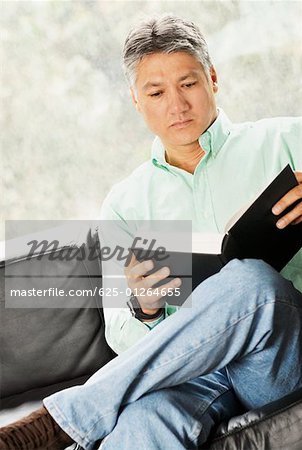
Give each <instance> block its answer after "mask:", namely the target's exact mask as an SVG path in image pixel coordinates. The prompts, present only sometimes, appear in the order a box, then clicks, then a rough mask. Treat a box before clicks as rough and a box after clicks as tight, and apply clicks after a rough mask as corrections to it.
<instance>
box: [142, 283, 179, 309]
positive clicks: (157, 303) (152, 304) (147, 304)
mask: <svg viewBox="0 0 302 450" xmlns="http://www.w3.org/2000/svg"><path fill="white" fill-rule="evenodd" d="M181 283H182V281H181V279H180V278H173V280H171V281H169V282H168V283H166V284H163V285H162V286H159V287H158V288H155V289H153V291H152V295H142V296H140V298H139V302H140V304H141V305H143V306H142V308H143V309H147V308H151V309H158V308H161V307H162V304H163V302H162V301H161V299H162V298H163V297H165V296H166V295H167V293H168V292H169V291H168V290H169V289H170V290H171V289H175V288H177V287H179V286H181Z"/></svg>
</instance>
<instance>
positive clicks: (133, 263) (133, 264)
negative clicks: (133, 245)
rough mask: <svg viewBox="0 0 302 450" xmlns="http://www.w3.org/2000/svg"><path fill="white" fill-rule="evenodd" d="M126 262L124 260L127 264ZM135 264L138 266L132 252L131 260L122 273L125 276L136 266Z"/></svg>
mask: <svg viewBox="0 0 302 450" xmlns="http://www.w3.org/2000/svg"><path fill="white" fill-rule="evenodd" d="M130 251H131V250H130ZM127 260H128V258H127ZM127 260H126V264H127ZM136 264H138V260H137V259H136V257H135V254H134V253H133V252H131V259H130V261H129V263H128V264H127V265H126V267H125V269H124V273H125V274H126V275H127V274H128V272H129V271H130V270H131V269H132V267H134V266H136Z"/></svg>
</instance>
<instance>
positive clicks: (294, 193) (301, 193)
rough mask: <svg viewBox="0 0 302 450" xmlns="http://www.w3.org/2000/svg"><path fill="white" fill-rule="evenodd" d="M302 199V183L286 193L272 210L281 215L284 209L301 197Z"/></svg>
mask: <svg viewBox="0 0 302 450" xmlns="http://www.w3.org/2000/svg"><path fill="white" fill-rule="evenodd" d="M300 198H301V199H302V184H299V186H296V187H294V188H293V189H291V190H290V191H288V193H287V194H285V195H284V196H283V197H282V198H281V199H280V200H279V201H278V202H277V203H276V204H275V205H274V206H273V208H272V212H273V214H275V215H279V214H281V213H282V211H284V210H285V209H286V208H288V206H290V205H292V204H293V203H294V202H296V201H297V200H299V199H300Z"/></svg>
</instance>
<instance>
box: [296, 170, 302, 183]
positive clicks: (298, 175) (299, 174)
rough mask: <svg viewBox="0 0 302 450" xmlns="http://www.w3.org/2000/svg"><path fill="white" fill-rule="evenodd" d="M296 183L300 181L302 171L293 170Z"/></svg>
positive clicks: (301, 181) (301, 179)
mask: <svg viewBox="0 0 302 450" xmlns="http://www.w3.org/2000/svg"><path fill="white" fill-rule="evenodd" d="M295 177H296V178H297V181H298V183H302V172H295Z"/></svg>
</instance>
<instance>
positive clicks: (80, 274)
mask: <svg viewBox="0 0 302 450" xmlns="http://www.w3.org/2000/svg"><path fill="white" fill-rule="evenodd" d="M56 233H57V237H58V241H59V242H60V245H59V246H58V248H57V249H54V250H53V251H49V252H44V253H43V254H39V258H38V254H33V255H32V256H31V257H30V258H24V254H21V253H20V257H19V258H18V256H17V255H15V256H14V258H10V260H9V261H8V262H6V272H5V270H4V267H2V268H1V269H0V272H1V273H0V277H1V278H0V289H1V292H0V296H1V328H0V360H1V365H2V373H1V397H2V398H6V397H9V396H12V395H14V394H17V393H22V392H25V391H27V390H30V389H32V388H38V387H43V386H48V385H53V384H56V383H59V382H62V381H64V380H70V379H74V378H77V377H80V376H83V375H86V374H92V373H93V372H95V371H96V370H97V369H99V368H100V367H102V366H103V365H104V364H105V363H106V362H108V361H109V360H110V359H111V358H112V357H113V356H114V354H113V352H112V351H111V349H110V348H109V346H108V345H107V343H106V341H105V337H104V319H103V313H102V310H101V308H100V306H101V298H100V297H99V296H98V287H100V286H101V265H100V262H99V260H98V258H89V257H88V255H89V254H91V251H92V250H93V249H94V248H95V247H97V246H98V245H99V242H98V233H97V231H94V232H93V234H92V233H91V231H90V230H89V232H87V230H86V234H87V237H86V239H85V241H83V242H77V243H74V242H73V244H72V245H69V246H66V245H65V243H62V242H61V241H62V239H61V235H63V236H65V234H64V233H63V234H62V232H61V230H60V229H59V228H58V229H57V232H56ZM60 233H61V234H60ZM32 238H33V236H30V237H28V236H27V237H24V240H25V242H29V239H32ZM60 239H61V240H60ZM21 247H22V246H20V248H21ZM62 248H64V249H65V250H67V249H68V248H69V249H73V250H77V249H79V248H81V249H84V250H85V251H84V252H83V253H82V254H84V255H85V257H84V258H67V259H64V258H57V259H56V258H54V256H58V252H60V250H61V249H62ZM2 266H3V264H2ZM5 275H6V280H5ZM5 281H6V286H5ZM41 286H43V287H51V286H53V287H63V288H64V290H65V292H68V290H69V289H71V288H72V289H75V290H77V289H80V290H85V289H86V290H87V291H86V293H83V295H81V296H80V297H77V298H76V300H75V298H74V297H72V296H69V295H67V296H64V297H61V298H58V297H51V298H47V299H43V300H44V301H45V302H46V303H45V307H43V304H41V303H39V305H38V307H34V306H35V303H34V302H35V299H33V298H32V297H21V298H18V299H17V298H9V297H10V296H9V292H8V291H9V289H10V288H12V287H22V289H33V288H35V287H36V288H41ZM5 287H6V304H5V294H4V293H5ZM95 287H96V288H97V289H96V291H95V292H94V288H95ZM89 290H90V292H91V290H93V292H94V294H95V295H91V294H89ZM83 292H84V291H83ZM38 300H39V302H41V301H43V300H42V299H41V297H40V298H38ZM18 301H19V302H20V303H19V304H18V303H16V302H18ZM54 301H56V302H57V303H55V304H54V303H53V302H54ZM75 301H76V303H75ZM47 302H48V303H47ZM65 305H66V306H67V307H65ZM7 306H9V307H7ZM12 306H13V307H12ZM28 306H30V307H28ZM53 306H56V307H53ZM58 306H59V307H58ZM73 306H77V307H73ZM45 360H47V362H46V361H45Z"/></svg>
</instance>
